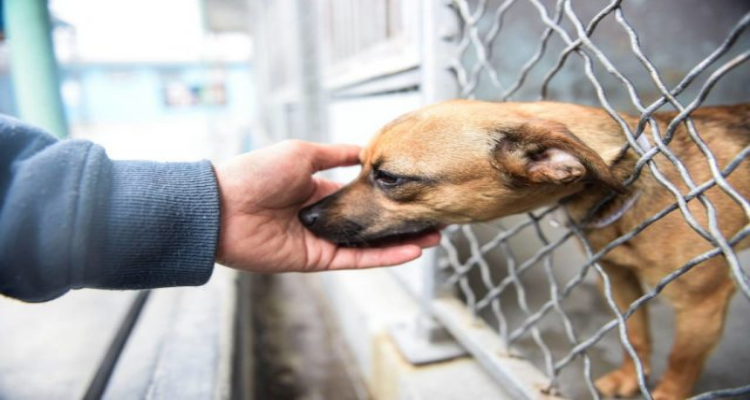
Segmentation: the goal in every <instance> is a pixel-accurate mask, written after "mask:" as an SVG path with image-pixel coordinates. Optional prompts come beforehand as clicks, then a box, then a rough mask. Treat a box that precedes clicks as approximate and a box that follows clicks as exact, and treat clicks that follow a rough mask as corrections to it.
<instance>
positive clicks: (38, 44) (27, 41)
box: [4, 0, 68, 137]
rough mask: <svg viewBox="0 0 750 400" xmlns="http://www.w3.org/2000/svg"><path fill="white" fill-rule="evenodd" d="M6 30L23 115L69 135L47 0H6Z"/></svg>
mask: <svg viewBox="0 0 750 400" xmlns="http://www.w3.org/2000/svg"><path fill="white" fill-rule="evenodd" d="M4 4H5V20H6V25H7V26H6V29H7V31H6V33H7V36H8V41H9V43H10V52H11V53H10V65H11V74H12V76H13V85H14V87H15V95H16V101H17V102H18V114H19V117H20V118H21V119H23V120H25V121H27V122H29V123H31V124H34V125H38V126H39V127H41V128H44V129H46V130H48V131H50V132H51V133H53V134H55V135H57V136H58V137H66V136H68V124H67V121H66V119H65V111H64V109H63V102H62V96H61V94H60V79H59V76H58V71H57V62H56V60H55V52H54V48H53V46H52V36H51V32H52V24H51V22H50V15H49V10H48V9H47V1H46V0H5V1H4Z"/></svg>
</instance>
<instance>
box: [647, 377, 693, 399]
mask: <svg viewBox="0 0 750 400" xmlns="http://www.w3.org/2000/svg"><path fill="white" fill-rule="evenodd" d="M690 392H691V390H685V387H684V386H683V385H679V384H672V383H671V382H665V381H662V382H660V383H659V384H658V385H656V389H654V392H653V393H651V397H653V398H654V400H683V399H686V398H688V397H690Z"/></svg>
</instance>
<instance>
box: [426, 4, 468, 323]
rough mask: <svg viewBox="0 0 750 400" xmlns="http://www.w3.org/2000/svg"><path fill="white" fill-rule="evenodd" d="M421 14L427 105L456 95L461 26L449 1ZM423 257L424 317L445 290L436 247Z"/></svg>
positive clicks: (428, 6)
mask: <svg viewBox="0 0 750 400" xmlns="http://www.w3.org/2000/svg"><path fill="white" fill-rule="evenodd" d="M422 15H423V18H422V26H421V33H420V41H421V43H420V49H421V53H422V54H421V82H420V89H421V92H422V104H423V105H428V104H432V103H436V102H440V101H445V100H450V99H454V98H456V97H457V96H458V94H459V91H458V82H457V81H456V76H455V74H454V73H453V68H452V64H451V63H452V60H453V57H454V56H455V52H456V41H457V40H458V36H459V29H460V28H459V25H458V24H459V19H458V15H457V14H456V11H455V9H454V8H453V2H452V1H451V0H437V1H436V0H423V1H422ZM424 257H425V259H427V260H428V267H427V268H425V274H424V279H423V284H424V286H423V290H422V298H421V309H422V314H423V316H425V317H426V316H429V314H430V304H431V303H432V300H434V299H435V298H437V297H440V296H441V295H443V294H445V293H444V291H445V289H444V288H441V285H440V281H441V279H440V278H441V276H440V274H441V271H440V268H439V266H438V250H436V249H430V250H428V251H427V252H426V253H425V255H424ZM422 319H425V318H422Z"/></svg>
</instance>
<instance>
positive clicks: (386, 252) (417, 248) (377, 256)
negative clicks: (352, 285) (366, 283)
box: [330, 231, 440, 269]
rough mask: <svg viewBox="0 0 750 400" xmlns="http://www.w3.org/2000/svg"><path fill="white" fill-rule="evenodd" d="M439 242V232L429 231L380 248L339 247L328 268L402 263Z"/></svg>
mask: <svg viewBox="0 0 750 400" xmlns="http://www.w3.org/2000/svg"><path fill="white" fill-rule="evenodd" d="M439 243H440V232H437V231H435V232H429V233H426V234H424V235H421V236H419V237H416V238H413V239H410V240H408V241H405V242H404V243H402V244H399V245H397V246H391V247H381V248H366V249H363V248H339V249H338V250H337V253H336V256H335V257H334V259H333V260H332V262H331V265H330V269H362V268H373V267H387V266H393V265H399V264H403V263H405V262H408V261H411V260H414V259H416V258H418V257H419V256H421V255H422V249H423V248H427V247H434V246H437V245H438V244H439Z"/></svg>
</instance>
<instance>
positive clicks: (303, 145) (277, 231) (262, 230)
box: [216, 140, 440, 272]
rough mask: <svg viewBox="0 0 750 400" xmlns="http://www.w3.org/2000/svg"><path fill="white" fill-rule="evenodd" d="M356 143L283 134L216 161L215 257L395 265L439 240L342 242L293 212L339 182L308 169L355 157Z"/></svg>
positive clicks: (258, 268) (304, 265) (312, 266)
mask: <svg viewBox="0 0 750 400" xmlns="http://www.w3.org/2000/svg"><path fill="white" fill-rule="evenodd" d="M359 150H360V149H359V147H357V146H353V145H322V144H315V143H308V142H302V141H296V140H293V141H286V142H282V143H279V144H277V145H274V146H271V147H268V148H265V149H261V150H257V151H253V152H250V153H247V154H244V155H241V156H237V157H235V158H233V159H231V160H229V161H228V162H227V163H225V164H222V165H219V166H217V167H216V177H217V181H218V184H219V190H220V195H221V231H220V233H219V245H218V250H217V256H216V258H217V261H218V262H219V263H221V264H224V265H226V266H229V267H232V268H236V269H240V270H245V271H253V272H292V271H324V270H335V269H357V268H370V267H376V266H388V265H398V264H402V263H405V262H407V261H410V260H413V259H415V258H417V257H419V256H420V255H421V254H422V248H424V247H431V246H435V245H437V244H438V242H439V241H440V234H439V233H437V232H433V233H428V234H425V235H423V236H421V237H418V238H416V239H413V240H411V241H409V242H404V243H400V244H396V245H392V246H389V247H382V248H347V247H340V246H337V245H335V244H333V243H331V242H329V241H326V240H324V239H321V238H318V237H317V236H315V235H313V234H312V232H310V231H309V230H307V229H306V228H305V227H304V226H303V225H302V224H301V223H300V221H299V219H298V218H297V213H298V212H299V210H300V209H302V208H303V207H305V206H306V205H309V204H312V203H314V202H316V201H318V200H320V199H321V198H323V197H325V196H327V195H329V194H331V193H332V192H334V191H336V190H337V189H338V188H339V187H340V186H341V185H340V184H337V183H334V182H331V181H329V180H326V179H323V178H320V177H316V176H313V174H314V173H316V172H318V171H323V170H326V169H331V168H335V167H340V166H348V165H355V164H357V162H358V160H357V155H358V153H359Z"/></svg>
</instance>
